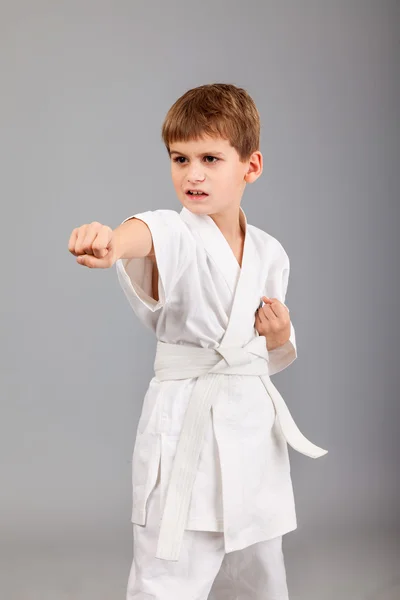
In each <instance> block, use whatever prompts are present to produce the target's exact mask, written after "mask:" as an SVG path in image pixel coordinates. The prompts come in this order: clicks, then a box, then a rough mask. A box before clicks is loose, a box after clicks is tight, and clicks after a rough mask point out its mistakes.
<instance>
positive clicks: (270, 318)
mask: <svg viewBox="0 0 400 600" xmlns="http://www.w3.org/2000/svg"><path fill="white" fill-rule="evenodd" d="M262 300H263V302H264V306H260V307H259V308H258V310H257V311H256V320H255V328H256V330H257V331H258V333H259V334H260V335H263V336H265V338H266V340H267V349H268V350H274V349H275V348H279V346H283V344H285V343H286V342H287V341H288V339H289V337H290V315H289V312H290V311H289V309H288V307H287V306H286V305H285V304H283V303H282V302H281V301H280V300H278V298H267V297H266V296H263V297H262Z"/></svg>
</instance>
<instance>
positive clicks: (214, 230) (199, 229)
mask: <svg viewBox="0 0 400 600" xmlns="http://www.w3.org/2000/svg"><path fill="white" fill-rule="evenodd" d="M240 210H241V221H242V226H243V227H244V228H245V230H246V216H245V214H244V212H243V210H242V209H240ZM180 214H181V218H182V219H183V220H184V221H185V222H186V223H187V224H188V225H189V227H190V228H191V229H192V230H194V231H195V232H196V233H197V234H198V235H199V237H200V238H201V242H202V244H203V246H204V248H205V250H206V252H207V254H208V256H209V257H210V258H211V260H212V261H213V262H214V264H215V265H216V266H217V268H218V270H219V271H220V273H221V275H222V277H223V278H224V279H225V281H226V283H227V285H228V287H229V289H230V291H231V292H232V294H234V293H235V289H236V285H237V282H238V279H239V276H240V266H239V263H238V262H237V260H236V258H235V255H234V254H233V252H232V249H231V247H230V246H229V244H228V242H227V240H226V239H225V237H224V235H223V234H222V232H221V230H220V229H219V227H218V225H216V223H215V222H214V221H213V219H212V218H211V217H210V216H209V215H196V214H194V213H192V212H190V210H188V209H187V208H186V207H183V208H182V210H181V213H180Z"/></svg>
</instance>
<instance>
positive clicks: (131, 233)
mask: <svg viewBox="0 0 400 600" xmlns="http://www.w3.org/2000/svg"><path fill="white" fill-rule="evenodd" d="M152 241H153V240H152V236H151V233H150V229H149V228H148V226H147V225H146V223H144V222H143V221H140V219H135V218H132V219H128V220H127V221H124V222H123V223H121V225H119V226H118V227H117V228H116V229H114V231H113V244H114V247H115V254H116V257H117V260H118V259H121V258H142V257H143V256H148V255H149V254H151V253H152V251H153V244H152Z"/></svg>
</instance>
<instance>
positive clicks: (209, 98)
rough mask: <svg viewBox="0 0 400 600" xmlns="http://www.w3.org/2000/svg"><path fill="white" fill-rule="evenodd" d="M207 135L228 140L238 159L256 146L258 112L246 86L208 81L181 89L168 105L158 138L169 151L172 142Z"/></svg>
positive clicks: (244, 157)
mask: <svg viewBox="0 0 400 600" xmlns="http://www.w3.org/2000/svg"><path fill="white" fill-rule="evenodd" d="M205 135H208V136H211V137H222V138H224V139H226V140H228V141H229V143H230V144H231V146H233V147H234V148H235V149H236V151H237V152H238V154H239V158H240V160H241V161H242V162H245V161H246V160H248V159H249V158H250V156H251V154H252V153H253V152H255V151H257V150H259V147H260V115H259V112H258V110H257V107H256V105H255V102H254V100H253V99H252V98H251V96H250V95H249V94H248V93H247V91H246V90H244V89H243V88H240V87H236V86H235V85H232V84H228V83H211V84H207V85H201V86H199V87H196V88H192V89H190V90H188V91H187V92H185V93H184V94H183V95H182V96H181V97H180V98H178V100H176V102H175V103H174V104H173V105H172V106H171V108H170V109H169V111H168V113H167V115H166V117H165V120H164V123H163V125H162V139H163V142H164V144H165V146H166V148H167V150H168V153H169V152H170V146H171V144H173V143H174V142H180V141H184V142H186V141H191V140H197V139H199V138H202V137H203V136H205Z"/></svg>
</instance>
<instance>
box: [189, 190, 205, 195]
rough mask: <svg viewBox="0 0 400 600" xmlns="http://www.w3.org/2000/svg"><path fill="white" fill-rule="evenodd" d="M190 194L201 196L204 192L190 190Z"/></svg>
mask: <svg viewBox="0 0 400 600" xmlns="http://www.w3.org/2000/svg"><path fill="white" fill-rule="evenodd" d="M189 194H192V196H201V195H202V194H204V192H191V191H190V190H189Z"/></svg>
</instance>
